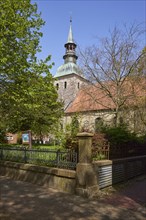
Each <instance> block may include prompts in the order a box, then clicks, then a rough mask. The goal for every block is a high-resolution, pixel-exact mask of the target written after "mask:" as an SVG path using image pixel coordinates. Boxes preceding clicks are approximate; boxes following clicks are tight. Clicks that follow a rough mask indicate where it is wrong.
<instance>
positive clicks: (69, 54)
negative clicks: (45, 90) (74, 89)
mask: <svg viewBox="0 0 146 220" xmlns="http://www.w3.org/2000/svg"><path fill="white" fill-rule="evenodd" d="M64 47H65V48H66V51H65V55H64V56H63V59H64V64H63V65H61V66H60V67H58V69H57V72H56V74H55V76H54V77H55V78H58V77H62V76H67V75H70V74H76V75H79V76H82V71H81V69H80V68H79V66H78V65H77V64H76V61H77V59H78V57H77V55H76V51H75V49H76V47H77V45H76V44H75V42H74V39H73V32H72V18H70V26H69V33H68V38H67V43H66V44H65V45H64Z"/></svg>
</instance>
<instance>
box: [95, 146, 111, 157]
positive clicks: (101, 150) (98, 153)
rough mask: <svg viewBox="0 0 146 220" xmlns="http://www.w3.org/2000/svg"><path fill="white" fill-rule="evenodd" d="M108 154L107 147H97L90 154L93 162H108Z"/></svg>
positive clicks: (108, 149) (108, 148)
mask: <svg viewBox="0 0 146 220" xmlns="http://www.w3.org/2000/svg"><path fill="white" fill-rule="evenodd" d="M109 153H110V147H109V145H107V146H102V147H98V148H96V149H95V150H94V152H92V158H93V160H109Z"/></svg>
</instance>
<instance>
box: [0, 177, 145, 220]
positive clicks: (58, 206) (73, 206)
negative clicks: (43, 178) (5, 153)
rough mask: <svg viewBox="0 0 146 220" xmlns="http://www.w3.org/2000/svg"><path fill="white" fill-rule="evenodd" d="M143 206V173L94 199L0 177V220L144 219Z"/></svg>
mask: <svg viewBox="0 0 146 220" xmlns="http://www.w3.org/2000/svg"><path fill="white" fill-rule="evenodd" d="M145 205H146V176H142V177H140V178H138V179H136V180H135V181H134V182H132V183H130V184H128V185H126V187H124V188H122V189H120V192H119V193H114V194H112V195H110V196H109V195H107V196H105V195H104V196H103V197H101V198H94V199H84V198H81V197H79V196H75V195H69V194H67V193H62V192H58V191H56V190H53V189H48V188H44V187H40V186H36V185H33V184H30V183H26V182H20V181H15V180H11V179H10V178H7V177H3V176H0V220H84V219H86V220H146V206H145Z"/></svg>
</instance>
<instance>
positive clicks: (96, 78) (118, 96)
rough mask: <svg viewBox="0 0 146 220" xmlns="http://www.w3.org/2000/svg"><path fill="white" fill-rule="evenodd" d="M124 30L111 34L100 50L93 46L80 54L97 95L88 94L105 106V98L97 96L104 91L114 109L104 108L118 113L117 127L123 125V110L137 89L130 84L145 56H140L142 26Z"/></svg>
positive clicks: (116, 29)
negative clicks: (121, 115) (134, 89)
mask: <svg viewBox="0 0 146 220" xmlns="http://www.w3.org/2000/svg"><path fill="white" fill-rule="evenodd" d="M124 27H125V28H124V29H123V30H120V29H118V28H117V27H115V28H114V29H113V31H110V33H109V37H106V38H102V39H101V41H100V42H101V44H100V47H98V46H96V45H93V46H89V47H87V48H86V49H85V50H84V51H80V57H81V64H82V69H83V73H84V74H85V77H86V78H87V79H88V80H89V82H90V83H91V85H93V87H94V92H91V90H90V89H88V91H87V93H88V94H89V95H90V96H91V97H92V98H93V99H94V100H95V101H96V102H98V103H101V102H100V98H101V97H98V95H97V96H96V95H95V94H96V92H95V91H96V89H97V91H99V90H100V91H102V96H104V98H105V97H107V99H108V100H109V99H110V100H111V103H112V105H110V106H111V107H112V108H111V107H110V106H109V105H108V104H109V102H107V103H106V102H104V103H102V104H103V105H104V107H106V108H107V109H110V110H114V112H115V117H116V120H115V123H116V125H118V124H119V123H120V112H121V110H122V109H123V108H124V107H125V105H127V102H129V101H130V100H131V99H132V92H133V88H131V87H130V84H129V80H130V78H131V76H134V75H135V74H136V73H135V69H136V67H137V65H138V63H139V61H140V58H141V57H142V55H143V52H142V53H141V52H140V53H138V43H139V37H140V35H141V34H143V31H142V28H141V26H140V25H136V24H132V25H131V26H130V27H128V28H127V26H126V25H125V26H124ZM85 89H86V88H85ZM92 91H93V90H92ZM97 94H98V93H97Z"/></svg>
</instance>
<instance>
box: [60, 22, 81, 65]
mask: <svg viewBox="0 0 146 220" xmlns="http://www.w3.org/2000/svg"><path fill="white" fill-rule="evenodd" d="M76 46H77V45H76V44H75V43H74V40H73V33H72V18H70V27H69V33H68V40H67V43H66V44H65V45H64V47H65V48H66V53H65V55H64V56H63V59H64V63H69V62H71V63H76V61H77V59H78V57H77V55H76V51H75V48H76Z"/></svg>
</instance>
